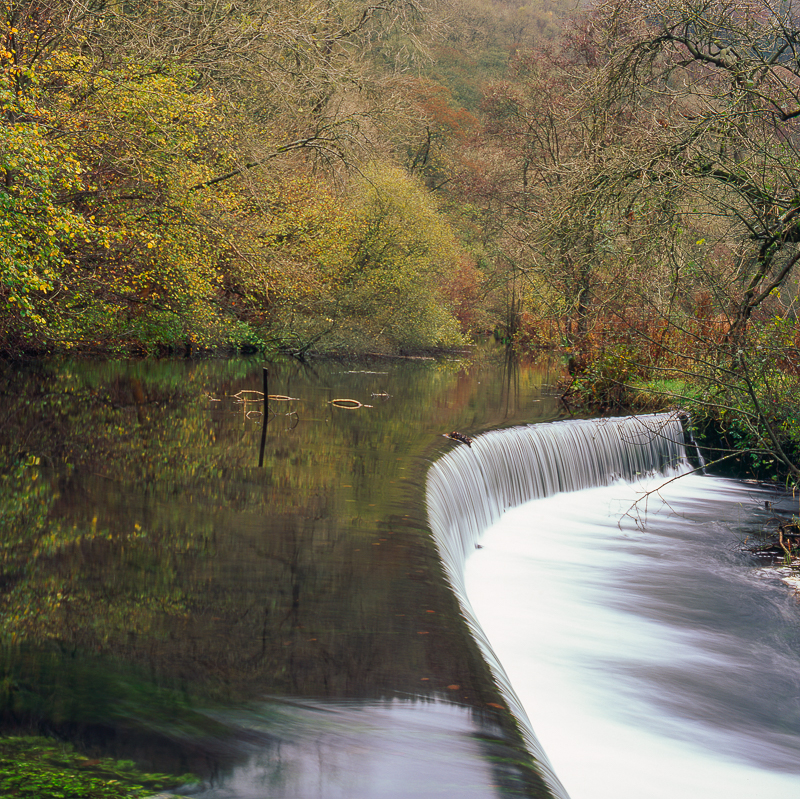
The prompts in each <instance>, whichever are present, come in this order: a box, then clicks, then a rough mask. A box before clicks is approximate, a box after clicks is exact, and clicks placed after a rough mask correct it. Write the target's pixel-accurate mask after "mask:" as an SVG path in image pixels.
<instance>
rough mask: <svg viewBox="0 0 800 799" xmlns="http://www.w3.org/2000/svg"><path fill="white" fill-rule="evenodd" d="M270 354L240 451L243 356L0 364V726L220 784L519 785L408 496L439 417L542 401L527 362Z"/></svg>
mask: <svg viewBox="0 0 800 799" xmlns="http://www.w3.org/2000/svg"><path fill="white" fill-rule="evenodd" d="M268 366H269V393H270V394H271V395H272V396H273V399H272V400H271V401H270V405H269V424H268V427H267V434H266V445H265V453H264V465H263V467H262V468H259V467H258V458H259V445H260V440H261V432H262V420H263V416H262V410H263V403H262V397H261V395H260V394H259V393H258V392H259V391H260V390H261V389H262V380H263V371H262V367H263V364H262V362H261V360H260V359H249V358H240V359H236V358H234V359H218V360H217V359H209V360H198V361H185V360H163V361H133V360H117V361H100V362H91V361H65V362H61V361H59V362H56V361H38V362H33V363H26V364H3V365H0V400H1V404H2V410H1V411H0V507H2V509H3V514H2V516H1V517H0V535H1V536H2V548H1V549H0V556H2V581H0V621H2V646H3V648H2V659H1V660H0V676H1V677H2V679H3V680H4V682H3V685H4V686H5V691H4V693H3V694H2V697H1V698H0V721H2V723H3V724H4V726H5V728H6V729H11V730H16V729H30V728H33V729H37V730H42V731H46V732H55V733H57V734H60V735H64V736H67V737H70V738H71V739H73V740H75V741H76V742H77V743H78V744H79V745H80V746H83V747H86V748H87V751H97V753H98V754H100V753H111V754H115V755H116V756H117V757H120V758H125V759H134V760H136V761H137V762H138V763H140V764H141V765H143V766H145V767H147V768H156V769H159V770H170V771H174V772H176V773H181V772H185V771H189V770H193V771H196V772H198V773H199V774H201V776H203V777H204V778H205V779H206V780H207V781H208V790H212V791H218V792H220V793H218V794H216V795H219V796H223V795H224V796H230V797H242V799H244V798H245V797H248V796H251V795H253V791H254V790H260V789H254V788H253V785H254V784H262V783H263V784H269V785H270V786H271V787H270V790H271V791H272V793H271V794H270V795H271V796H279V797H282V798H286V799H315V797H328V796H333V797H338V796H343V795H347V793H348V792H351V794H350V795H352V796H374V797H376V799H380V797H394V796H397V795H402V791H403V790H406V791H407V792H408V791H411V793H410V794H407V795H422V794H423V791H422V789H421V788H419V784H420V781H422V782H425V783H427V788H426V789H425V790H427V791H429V792H431V795H440V794H441V793H442V791H444V792H445V795H446V793H447V792H448V791H450V792H452V794H454V795H456V794H457V795H462V794H463V795H464V796H469V797H485V796H490V795H495V794H498V793H500V794H503V793H506V794H508V793H509V792H510V793H511V794H514V793H515V792H517V793H519V792H521V793H523V795H536V791H537V790H539V787H540V786H539V782H538V777H537V776H536V774H535V773H533V772H532V770H531V769H530V768H529V767H528V765H526V764H525V763H523V762H522V761H523V760H525V756H524V752H523V751H522V749H521V742H520V740H519V736H518V734H517V732H516V730H515V726H514V723H513V720H512V719H511V718H510V716H509V714H508V713H507V712H506V711H505V710H504V707H503V701H502V698H501V697H499V695H498V693H497V690H496V688H495V686H494V684H493V682H492V678H491V675H490V673H489V672H488V670H487V668H486V666H485V665H484V664H483V662H482V661H481V659H480V655H479V653H478V651H477V649H476V648H475V645H474V642H473V641H472V639H471V637H470V635H469V631H468V629H467V628H466V626H465V625H464V623H463V620H462V619H461V618H460V615H459V609H458V606H457V603H456V602H455V600H454V598H453V596H452V594H451V592H450V590H449V588H448V587H447V585H446V583H445V581H444V579H443V576H442V570H441V565H440V563H439V560H438V557H437V555H436V552H435V549H434V547H433V545H432V543H431V540H430V535H429V532H428V524H427V519H426V517H425V512H424V499H423V490H424V481H425V474H426V471H427V468H428V466H429V464H430V463H431V461H432V460H434V459H435V458H437V457H438V456H439V455H440V454H441V453H443V452H446V451H448V450H450V449H452V448H453V447H455V446H464V445H463V444H456V443H455V442H452V441H450V440H448V439H447V438H445V437H444V434H446V433H449V432H451V431H453V430H454V429H455V430H460V431H462V432H464V433H465V434H468V435H474V434H475V433H478V432H480V431H482V430H486V429H489V428H494V427H497V426H504V425H509V424H513V423H519V422H522V421H536V420H540V419H547V418H552V417H553V416H554V415H555V414H556V406H555V400H554V399H553V398H552V396H551V393H550V392H548V388H547V386H548V382H549V376H548V372H547V370H546V369H541V368H534V367H529V366H521V365H519V364H516V363H514V362H511V361H508V360H507V359H505V357H504V353H503V351H495V352H488V353H485V354H484V356H480V357H477V358H468V357H457V358H449V359H442V360H436V361H435V360H433V359H377V358H376V359H372V360H369V361H354V362H322V363H315V362H311V363H307V364H303V363H299V362H297V361H291V360H286V361H281V362H275V363H271V364H268ZM335 400H353V401H354V402H350V403H338V404H337V403H335V402H334V401H335ZM343 404H344V405H345V406H349V407H342V405H343ZM276 701H290V702H291V703H293V704H284V705H282V706H281V712H280V713H278V712H277V711H275V707H276V706H275V704H274V703H275V702H276ZM265 703H267V704H265ZM332 703H333V704H335V705H336V707H335V712H334V709H333V704H332ZM265 708H271V709H270V710H269V712H266V710H265ZM294 717H296V721H297V723H296V724H295V723H294V722H292V723H289V721H290V719H291V718H294ZM316 719H326V720H331V719H338V722H337V724H336V725H333V724H331V725H329V726H327V727H325V733H324V735H323V734H322V733H321V732H320V731H319V730H315V729H314V724H313V723H312V720H316ZM301 722H302V723H301ZM356 722H358V723H356ZM380 741H383V742H384V744H381V745H380V746H379V745H378V742H380ZM498 747H499V749H498ZM276 753H278V754H276ZM323 755H324V757H323ZM403 757H405V758H406V759H407V760H408V761H409V764H410V765H413V763H414V762H415V761H416V762H417V765H418V770H417V771H413V770H411V769H410V770H409V771H408V772H406V773H404V772H403V770H402V769H401V768H400V767H399V765H398V763H399V761H400V760H402V758H403ZM320 758H321V759H320ZM333 762H337V763H339V764H340V765H339V766H337V767H335V768H334V767H333V766H332V765H331V763H333ZM527 762H528V763H529V759H528V760H527ZM321 764H323V765H324V766H325V768H324V769H323V768H322V765H321ZM437 764H438V765H437ZM359 766H360V767H359ZM323 771H324V774H323V773H322V772H323ZM290 772H291V773H292V774H293V775H294V776H291V778H290V777H289V776H288V775H289V774H290ZM389 774H392V775H394V776H393V777H392V780H391V782H392V783H393V787H392V786H390V785H389V784H388V782H387V780H388V776H387V775H389ZM326 775H327V776H326ZM437 775H438V776H437ZM401 776H403V777H404V779H405V781H406V782H405V783H400V784H394V783H395V782H396V780H397V779H400V778H401ZM404 785H405V786H406V787H405V788H404V787H403V786H404ZM412 786H413V791H412V790H411V788H412ZM537 786H539V787H537ZM209 795H212V794H209Z"/></svg>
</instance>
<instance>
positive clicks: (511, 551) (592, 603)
mask: <svg viewBox="0 0 800 799" xmlns="http://www.w3.org/2000/svg"><path fill="white" fill-rule="evenodd" d="M658 482H659V481H658V480H652V479H651V480H649V481H646V482H645V483H644V484H639V485H638V486H634V485H631V484H625V483H620V484H617V485H614V486H612V487H605V488H597V489H588V490H585V491H579V492H574V493H569V494H559V495H556V496H554V497H550V498H547V499H541V500H537V501H533V502H531V503H528V504H527V505H524V506H522V507H520V508H517V509H515V510H512V511H510V512H509V513H507V514H506V515H505V517H504V518H503V519H502V520H501V521H500V522H499V523H498V524H496V525H495V526H494V527H492V528H491V529H490V530H489V531H488V532H487V533H486V535H485V536H484V539H483V545H484V548H483V549H481V550H479V551H477V552H476V554H475V556H473V557H472V558H470V559H469V561H468V563H467V569H466V590H467V595H468V596H469V599H470V602H471V604H472V607H473V610H474V612H475V615H476V617H477V619H478V621H479V623H480V625H481V626H482V627H483V630H484V632H485V633H486V635H487V637H488V639H489V642H490V643H491V645H492V648H493V649H494V652H495V654H496V655H497V657H498V659H499V660H500V662H501V663H502V664H503V666H504V668H505V671H506V674H507V675H508V678H509V680H510V682H511V684H512V686H513V687H514V689H515V691H516V693H517V695H518V696H519V698H520V700H521V702H522V705H523V706H524V708H525V710H526V711H527V714H528V717H529V718H530V719H531V720H532V723H533V727H534V730H535V732H536V736H537V738H538V740H539V742H540V744H541V745H542V747H543V748H544V751H545V752H546V753H547V755H548V757H549V759H550V763H551V764H552V766H553V769H554V770H555V773H556V774H557V775H558V777H559V779H560V780H561V782H562V783H563V785H564V786H565V788H566V790H567V792H568V793H569V795H570V796H571V797H572V799H606V798H608V799H611V797H614V799H674V798H675V797H688V798H689V799H692V798H693V797H698V799H699V798H700V797H702V799H717V798H718V799H723V797H724V799H739V797H741V799H758V798H759V797H765V798H766V797H769V798H770V799H797V797H798V796H800V726H798V719H799V718H800V716H798V709H799V704H798V700H800V686H799V685H798V679H799V678H800V653H799V652H798V649H797V644H798V637H797V636H798V625H797V623H796V621H795V623H794V624H791V623H790V618H787V617H786V615H785V611H787V610H791V611H792V612H794V613H797V612H798V611H797V610H796V609H794V608H791V609H790V608H788V606H787V603H786V601H785V595H786V591H785V587H783V586H781V585H776V586H775V587H774V589H773V590H771V589H770V586H765V585H764V584H763V583H761V582H757V579H756V577H755V573H754V572H751V571H748V570H745V569H742V567H741V566H737V565H736V564H735V563H734V562H733V561H735V558H733V557H731V556H728V557H725V556H724V554H725V552H724V550H723V557H717V556H715V553H713V552H707V551H704V550H705V542H698V541H697V538H698V536H702V537H704V538H707V537H711V538H712V539H713V540H714V541H715V542H716V546H726V545H727V546H731V545H732V544H734V543H735V541H734V539H733V538H732V536H728V537H727V538H726V534H725V531H724V530H723V529H721V525H720V523H719V522H718V521H715V519H716V520H718V519H721V518H724V517H727V518H728V519H730V520H731V521H732V522H733V523H735V521H736V516H737V515H738V514H739V513H740V503H748V502H750V501H751V500H750V498H749V496H748V495H747V493H748V492H747V490H742V488H741V486H740V485H737V484H735V483H730V482H728V481H720V480H716V479H714V478H708V477H687V478H682V480H681V481H679V482H677V483H675V484H672V485H671V486H669V487H668V488H667V489H665V490H664V491H663V494H664V495H665V497H666V499H667V500H668V501H669V502H670V503H671V505H672V508H671V509H668V508H666V507H665V506H664V505H663V504H662V503H660V502H658V501H657V500H654V499H651V501H650V509H649V513H648V514H647V520H646V521H647V524H646V526H645V529H644V531H642V530H640V529H637V526H636V525H635V524H634V523H633V520H631V519H627V520H626V522H625V523H624V524H623V526H622V529H620V528H619V527H618V526H617V523H618V520H619V518H620V515H621V514H624V513H625V511H626V509H627V508H628V507H629V506H630V504H631V503H632V502H633V501H635V500H636V499H637V495H638V492H639V491H641V490H643V489H652V488H654V487H656V485H657V484H658ZM661 482H663V481H661ZM698 503H699V505H700V507H698ZM657 505H660V507H656V506H657ZM703 508H705V510H703ZM676 513H684V514H688V518H687V517H684V518H681V517H680V516H676V515H675V514H676ZM640 521H642V520H640ZM712 546H714V544H712ZM717 555H719V553H717ZM726 561H727V562H726ZM724 592H727V594H728V595H727V597H725V596H719V595H718V593H724ZM762 594H763V596H762ZM759 602H763V603H764V604H765V607H763V608H754V607H753V604H754V603H759Z"/></svg>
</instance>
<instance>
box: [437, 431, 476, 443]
mask: <svg viewBox="0 0 800 799" xmlns="http://www.w3.org/2000/svg"><path fill="white" fill-rule="evenodd" d="M443 435H444V437H445V438H449V439H450V440H451V441H460V442H461V443H462V444H466V445H467V446H468V447H471V446H472V439H471V438H470V437H469V436H465V435H464V434H463V433H459V432H458V430H453V432H452V433H444V434H443Z"/></svg>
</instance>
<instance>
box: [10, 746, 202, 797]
mask: <svg viewBox="0 0 800 799" xmlns="http://www.w3.org/2000/svg"><path fill="white" fill-rule="evenodd" d="M194 780H195V778H194V777H193V776H192V775H184V776H182V777H173V776H169V775H166V774H147V773H144V772H142V771H139V770H138V769H136V767H135V765H134V763H133V762H132V761H129V760H113V759H111V758H102V759H97V760H91V759H89V758H87V757H85V756H84V755H81V754H80V753H78V752H76V751H75V749H74V748H73V747H72V746H70V745H69V744H66V743H61V742H60V741H56V740H53V739H50V738H37V737H32V736H24V737H7V738H0V796H2V797H4V799H12V798H13V797H25V799H131V798H132V797H145V796H150V795H152V794H154V793H157V792H159V791H163V790H168V789H170V788H175V787H177V786H179V785H183V784H185V783H187V782H193V781H194Z"/></svg>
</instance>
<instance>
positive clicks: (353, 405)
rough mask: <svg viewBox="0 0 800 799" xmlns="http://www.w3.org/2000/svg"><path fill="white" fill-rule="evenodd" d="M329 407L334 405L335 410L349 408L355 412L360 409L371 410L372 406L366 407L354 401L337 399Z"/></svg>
mask: <svg viewBox="0 0 800 799" xmlns="http://www.w3.org/2000/svg"><path fill="white" fill-rule="evenodd" d="M328 405H333V406H334V407H335V408H347V409H348V410H351V411H355V410H357V409H358V408H371V407H372V405H365V404H364V403H363V402H359V401H358V400H354V399H335V400H331V401H330V402H329V403H328Z"/></svg>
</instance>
